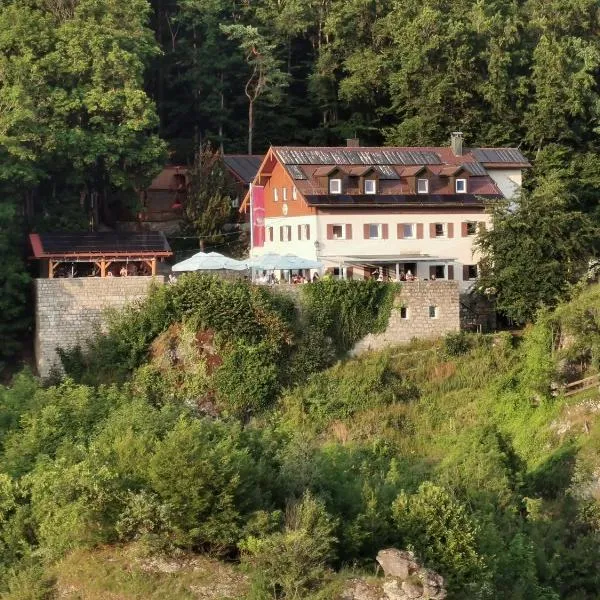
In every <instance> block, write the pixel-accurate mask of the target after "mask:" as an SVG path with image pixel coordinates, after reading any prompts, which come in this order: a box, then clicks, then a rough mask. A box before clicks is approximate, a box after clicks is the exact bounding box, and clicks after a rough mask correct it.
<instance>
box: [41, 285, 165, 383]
mask: <svg viewBox="0 0 600 600" xmlns="http://www.w3.org/2000/svg"><path fill="white" fill-rule="evenodd" d="M153 281H154V282H157V283H159V284H162V283H164V277H162V276H159V277H106V278H100V277H80V278H73V279H70V278H65V279H63V278H61V279H36V281H35V325H36V327H35V358H36V364H37V369H38V373H39V375H40V376H41V377H47V376H48V375H49V374H50V371H51V369H52V368H53V367H55V366H59V363H60V360H59V358H58V354H57V352H56V348H57V347H58V348H65V349H67V348H72V347H74V346H77V345H81V346H85V344H86V342H87V341H88V340H89V339H90V337H91V336H92V335H93V334H94V332H95V330H96V328H97V327H98V326H100V327H102V326H103V325H104V324H105V311H106V309H107V308H116V309H118V308H123V307H124V306H125V305H127V304H129V303H130V302H133V301H134V300H137V299H140V298H144V297H146V295H147V294H148V290H149V288H150V285H151V284H152V282H153Z"/></svg>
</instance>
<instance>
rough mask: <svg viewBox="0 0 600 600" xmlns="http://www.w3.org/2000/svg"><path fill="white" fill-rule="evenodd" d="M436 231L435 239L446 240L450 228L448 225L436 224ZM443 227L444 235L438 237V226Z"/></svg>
mask: <svg viewBox="0 0 600 600" xmlns="http://www.w3.org/2000/svg"><path fill="white" fill-rule="evenodd" d="M433 225H434V228H435V229H434V231H435V236H434V239H436V240H439V239H440V238H445V237H446V236H447V235H448V226H447V225H446V223H434V224H433ZM438 225H441V226H442V234H441V235H438V234H437V226H438Z"/></svg>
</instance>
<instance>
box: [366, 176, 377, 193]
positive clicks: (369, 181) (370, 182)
mask: <svg viewBox="0 0 600 600" xmlns="http://www.w3.org/2000/svg"><path fill="white" fill-rule="evenodd" d="M367 184H373V187H372V188H371V189H370V190H369V189H367ZM376 193H377V180H376V179H365V194H369V195H371V194H376Z"/></svg>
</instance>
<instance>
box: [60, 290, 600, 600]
mask: <svg viewBox="0 0 600 600" xmlns="http://www.w3.org/2000/svg"><path fill="white" fill-rule="evenodd" d="M599 295H600V288H592V289H591V290H590V291H588V292H587V293H586V294H585V295H584V297H583V299H581V298H580V299H578V300H577V303H576V305H574V306H575V309H577V310H579V309H581V306H586V305H587V306H595V305H596V303H597V300H598V296H599ZM557 314H558V318H559V320H562V321H564V322H565V323H566V322H569V320H572V319H573V318H574V317H573V310H572V309H571V308H569V307H566V308H564V307H563V309H562V312H561V311H559V313H557ZM474 340H476V341H474V347H473V348H472V349H471V350H470V351H469V352H467V353H465V354H463V355H460V356H455V357H449V356H448V355H447V354H445V353H444V351H443V348H442V346H443V343H442V342H441V341H436V342H423V341H415V342H413V343H412V344H409V345H408V346H405V347H400V348H396V349H393V350H390V351H387V352H383V353H379V354H376V355H369V356H366V357H363V358H359V359H352V360H348V361H344V362H342V363H339V364H338V365H336V366H335V367H333V369H331V370H329V371H328V372H325V373H324V374H321V375H316V376H313V377H316V378H323V377H329V378H330V381H329V383H328V384H327V385H326V386H325V388H324V389H325V390H326V391H325V392H324V395H327V394H329V393H330V394H331V396H332V397H333V396H337V397H338V399H339V398H341V399H342V400H344V399H351V398H352V397H353V396H356V397H359V398H361V399H362V398H365V397H366V396H367V395H369V394H370V393H371V390H369V389H368V386H369V385H370V379H369V373H370V372H371V370H372V369H373V368H376V367H377V365H380V364H382V363H385V364H386V365H387V371H389V372H391V373H393V374H395V375H397V376H398V377H399V378H401V379H402V380H403V381H407V382H409V383H410V384H412V385H414V386H415V388H416V389H418V398H417V399H415V400H411V401H400V402H391V403H389V402H385V403H379V404H378V399H379V398H380V397H381V394H382V393H383V392H385V386H386V385H387V384H385V383H384V384H383V388H384V390H383V392H382V391H381V390H379V391H378V392H377V393H376V394H374V396H375V397H376V398H375V401H374V403H373V404H372V405H370V406H367V407H366V408H364V407H363V408H359V409H358V410H356V411H354V412H352V414H350V415H347V414H346V415H342V416H340V415H335V414H333V415H330V414H328V413H327V410H326V409H324V410H323V412H322V413H319V414H316V413H313V412H311V409H309V408H307V405H306V402H305V400H306V398H305V396H306V393H305V392H306V389H309V388H310V385H311V382H310V381H309V382H307V384H306V385H303V386H301V387H300V388H297V389H295V390H291V391H289V392H288V394H287V395H285V396H284V397H283V398H282V400H281V402H280V406H279V410H278V411H276V412H275V413H273V414H270V415H268V416H267V417H266V418H267V419H268V421H269V422H270V423H273V420H275V421H276V422H277V423H278V424H279V426H280V427H282V428H284V429H288V430H290V431H295V432H297V433H299V434H302V435H304V434H307V435H309V436H310V437H312V438H313V439H314V440H315V442H316V443H317V444H318V445H322V446H326V445H342V446H357V447H360V446H362V445H369V444H373V443H375V441H384V442H385V443H386V444H389V445H391V446H392V447H394V448H395V449H396V450H397V451H398V455H399V456H400V457H402V460H404V461H406V464H407V466H408V468H409V469H410V470H412V471H413V472H414V473H415V477H416V479H424V478H425V477H426V476H427V473H430V472H432V471H434V470H435V469H436V468H437V467H438V465H440V464H442V463H443V462H444V461H445V460H446V459H447V458H448V456H449V455H451V454H452V453H453V451H454V449H455V448H457V447H458V446H460V445H461V443H463V442H464V440H465V439H466V438H467V437H468V435H469V432H470V431H471V430H473V429H475V428H480V427H482V426H486V425H489V426H492V427H495V428H497V429H498V430H499V431H500V432H501V433H502V434H503V435H504V436H505V437H506V438H507V439H508V440H510V444H511V446H512V448H513V449H514V452H515V453H516V454H517V455H518V457H519V460H520V461H522V472H523V476H524V478H534V479H535V478H537V480H540V478H543V477H544V476H546V477H550V478H552V477H555V473H556V471H555V470H554V469H555V465H556V464H563V463H564V461H563V457H564V456H567V455H570V456H572V455H573V453H574V452H578V451H580V450H582V449H584V450H585V448H586V445H590V441H589V440H593V439H594V437H595V436H594V430H595V429H597V428H595V427H594V423H595V421H596V419H595V417H594V415H593V414H592V413H590V412H589V411H587V410H586V409H581V410H580V409H579V408H573V407H581V406H582V405H583V403H584V401H586V400H589V399H595V400H597V396H598V392H597V390H595V389H594V390H589V391H587V392H583V393H581V394H579V395H577V396H575V397H572V398H569V399H568V400H566V399H563V398H557V399H545V400H544V399H543V398H542V399H541V398H540V397H539V395H537V394H536V393H535V392H533V391H530V390H529V389H528V388H527V386H524V385H523V383H522V373H523V371H524V370H527V369H529V364H528V363H527V361H528V360H530V361H531V360H532V361H533V363H534V364H537V363H536V361H537V358H536V357H535V355H533V357H532V356H529V355H528V354H527V352H526V349H525V350H524V349H523V347H521V348H515V347H514V343H515V341H514V340H512V339H511V338H510V337H509V336H497V337H494V338H474ZM584 344H585V342H584ZM327 386H329V387H327ZM344 386H346V388H347V389H346V388H344ZM584 423H585V424H586V426H585V427H584ZM590 424H591V428H592V435H591V436H586V435H584V429H588V430H589V428H590ZM254 425H255V426H261V420H260V419H258V420H257V421H256V422H255V424H254ZM596 437H597V436H596ZM569 453H570V454H569ZM560 468H561V469H563V467H562V466H561V467H560ZM419 471H420V472H419ZM565 472H567V471H565ZM545 474H546V475H545ZM568 474H569V476H570V471H568ZM564 483H565V484H566V485H568V480H566V481H565V482H564ZM562 490H563V491H564V487H563V488H562ZM544 502H545V505H546V510H547V511H548V512H552V510H553V504H552V503H553V502H554V500H553V499H551V498H550V499H548V500H545V501H544ZM178 560H179V562H178V564H179V566H178V567H177V568H176V569H174V570H173V572H165V569H161V568H157V566H156V564H155V565H154V567H152V566H150V567H149V566H148V563H144V561H143V560H141V559H138V558H136V557H135V549H130V548H129V549H128V548H125V549H124V548H102V549H99V550H96V551H93V552H83V551H80V552H76V553H74V554H72V555H70V556H69V557H67V558H66V559H64V560H63V561H62V562H60V563H59V564H58V565H57V566H56V567H55V568H54V570H53V572H52V573H51V575H52V576H53V577H55V578H56V581H57V589H58V590H60V592H61V595H60V597H61V598H66V599H68V600H69V599H73V600H74V599H75V598H78V599H90V600H96V599H100V598H103V599H104V598H115V599H119V600H120V599H123V600H129V599H138V598H140V599H141V598H163V599H165V600H170V599H171V598H173V599H179V598H182V599H185V598H214V599H215V600H216V599H225V598H240V597H242V596H243V594H244V591H245V589H246V582H245V580H244V578H243V576H241V575H240V573H239V571H237V570H236V569H235V568H234V567H231V566H228V565H223V564H221V563H218V562H216V561H210V560H208V559H204V558H198V557H193V558H190V559H189V560H188V561H187V562H186V560H185V559H178ZM159 566H160V565H159ZM167 570H168V569H167Z"/></svg>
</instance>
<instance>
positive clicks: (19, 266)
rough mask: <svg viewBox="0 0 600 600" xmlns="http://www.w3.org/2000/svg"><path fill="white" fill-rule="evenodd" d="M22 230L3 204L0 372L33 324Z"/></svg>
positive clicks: (13, 213)
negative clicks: (23, 254) (22, 245)
mask: <svg viewBox="0 0 600 600" xmlns="http://www.w3.org/2000/svg"><path fill="white" fill-rule="evenodd" d="M19 230H20V222H19V219H18V218H17V210H16V207H15V206H14V205H13V204H12V203H7V202H2V203H0V261H1V262H2V271H1V272H0V311H2V320H1V321H0V372H1V371H2V368H3V366H4V364H5V362H6V361H7V360H10V359H11V358H13V357H14V356H15V354H16V352H17V351H18V350H19V349H20V348H21V342H22V339H23V334H24V333H25V332H26V331H27V329H28V327H29V323H30V315H29V313H28V311H27V304H28V300H29V292H28V287H29V282H30V277H29V274H28V273H27V271H26V269H25V264H24V261H23V258H22V253H23V252H22V249H21V243H20V238H19Z"/></svg>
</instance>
